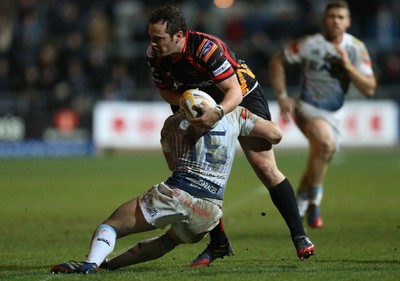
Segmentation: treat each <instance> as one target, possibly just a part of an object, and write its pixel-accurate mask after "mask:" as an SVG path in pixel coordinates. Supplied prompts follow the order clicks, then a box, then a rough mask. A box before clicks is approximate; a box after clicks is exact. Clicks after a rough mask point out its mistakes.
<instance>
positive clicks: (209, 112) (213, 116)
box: [190, 107, 219, 130]
mask: <svg viewBox="0 0 400 281" xmlns="http://www.w3.org/2000/svg"><path fill="white" fill-rule="evenodd" d="M198 108H199V110H201V115H200V116H199V117H198V118H195V119H192V120H191V122H190V123H191V124H192V125H193V126H196V127H198V128H202V129H207V130H209V129H211V128H212V127H213V126H214V124H215V123H217V122H218V121H219V115H218V112H217V111H216V110H215V109H214V108H212V107H206V108H202V107H198ZM196 111H197V110H196ZM198 112H199V111H198Z"/></svg>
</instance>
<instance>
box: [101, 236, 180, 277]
mask: <svg viewBox="0 0 400 281" xmlns="http://www.w3.org/2000/svg"><path fill="white" fill-rule="evenodd" d="M175 246H176V245H175V244H174V243H173V242H172V241H171V240H170V239H168V237H166V236H165V235H162V236H160V237H155V238H150V239H146V240H143V241H141V242H139V243H138V244H136V245H135V246H133V247H132V248H131V249H129V250H128V251H126V252H125V253H122V254H120V255H119V256H116V257H115V258H112V259H111V260H109V261H108V262H107V266H108V269H110V270H115V269H118V268H121V267H124V266H128V265H133V264H137V263H141V262H145V261H149V260H154V259H157V258H160V257H162V256H164V255H165V254H166V253H168V252H169V251H171V250H172V249H174V248H175Z"/></svg>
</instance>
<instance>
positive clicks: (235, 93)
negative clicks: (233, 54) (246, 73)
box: [191, 75, 243, 129]
mask: <svg viewBox="0 0 400 281" xmlns="http://www.w3.org/2000/svg"><path fill="white" fill-rule="evenodd" d="M216 85H217V86H218V88H219V89H220V90H221V91H222V92H223V93H224V98H223V100H222V101H221V102H220V103H219V105H220V106H221V107H222V109H221V108H220V110H219V111H218V110H215V109H214V108H210V107H208V108H206V109H204V110H203V113H202V115H201V116H200V117H199V118H196V119H193V120H192V121H191V123H192V124H193V125H194V126H197V127H200V128H206V129H208V128H211V127H212V126H213V125H214V124H215V123H216V122H217V121H218V120H220V119H221V118H222V117H223V116H224V115H225V114H227V113H229V112H231V111H232V110H234V109H235V108H236V107H237V106H238V105H239V104H240V103H241V102H242V99H243V96H242V90H241V88H240V85H239V82H238V81H237V77H236V75H233V76H230V77H229V78H227V79H225V80H223V81H221V82H219V83H218V84H216ZM221 110H222V112H221Z"/></svg>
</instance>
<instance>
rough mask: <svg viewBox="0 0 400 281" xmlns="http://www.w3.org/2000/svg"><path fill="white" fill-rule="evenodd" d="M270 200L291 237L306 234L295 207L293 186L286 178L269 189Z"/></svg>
mask: <svg viewBox="0 0 400 281" xmlns="http://www.w3.org/2000/svg"><path fill="white" fill-rule="evenodd" d="M269 194H270V196H271V199H272V202H274V204H275V206H276V208H277V209H278V210H279V212H280V213H281V215H282V217H283V219H284V220H285V222H286V224H287V226H288V227H289V230H290V235H291V236H292V238H293V237H295V236H299V235H306V233H305V231H304V227H303V223H302V221H301V218H300V214H299V209H298V207H297V202H296V197H295V195H294V192H293V187H292V185H291V184H290V182H289V180H288V179H286V178H285V179H284V180H283V181H282V182H281V183H280V184H278V185H276V186H274V187H272V188H270V189H269Z"/></svg>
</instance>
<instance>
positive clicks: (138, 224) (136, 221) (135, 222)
mask: <svg viewBox="0 0 400 281" xmlns="http://www.w3.org/2000/svg"><path fill="white" fill-rule="evenodd" d="M104 223H106V224H109V225H111V226H112V227H114V228H115V229H116V231H117V233H118V236H125V235H128V234H131V233H136V232H143V231H149V230H153V229H155V227H154V226H152V225H150V224H149V223H147V221H146V220H145V218H144V216H143V213H142V210H141V209H140V206H139V203H138V199H137V198H134V199H132V200H129V201H127V202H125V203H124V204H122V205H121V206H120V207H118V208H117V209H116V210H115V211H114V212H113V213H112V215H111V216H110V217H109V218H108V219H107V220H105V222H104Z"/></svg>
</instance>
